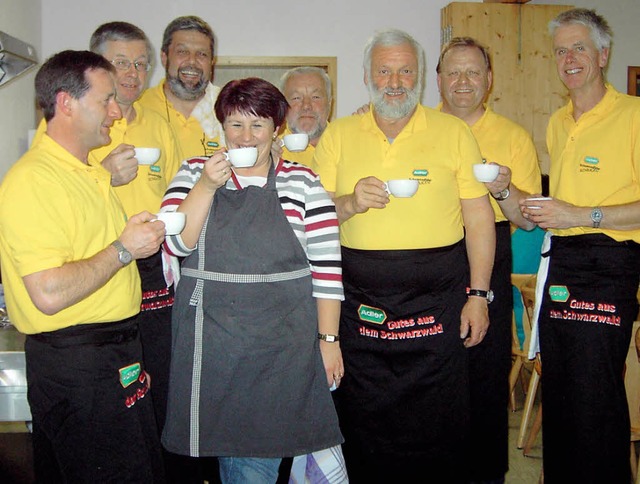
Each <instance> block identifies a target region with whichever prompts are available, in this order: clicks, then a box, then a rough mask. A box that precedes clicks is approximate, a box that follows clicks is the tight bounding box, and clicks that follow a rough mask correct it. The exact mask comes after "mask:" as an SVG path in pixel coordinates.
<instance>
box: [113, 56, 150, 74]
mask: <svg viewBox="0 0 640 484" xmlns="http://www.w3.org/2000/svg"><path fill="white" fill-rule="evenodd" d="M111 63H112V64H113V65H114V66H115V68H116V69H118V70H119V71H128V70H129V69H131V66H132V65H133V67H135V69H136V71H138V72H142V71H145V72H149V70H150V69H151V64H149V63H148V62H144V61H138V62H131V61H130V60H129V59H114V60H112V61H111Z"/></svg>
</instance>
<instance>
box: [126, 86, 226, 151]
mask: <svg viewBox="0 0 640 484" xmlns="http://www.w3.org/2000/svg"><path fill="white" fill-rule="evenodd" d="M164 83H165V80H164V79H163V80H162V81H160V83H159V84H158V85H157V86H154V87H150V88H149V89H146V90H145V91H144V92H143V93H142V96H141V97H140V99H139V100H138V102H139V103H140V104H142V105H143V106H144V107H145V108H146V109H150V110H151V111H154V112H156V113H157V114H159V115H160V116H162V117H163V118H164V119H165V120H166V121H168V122H169V124H170V125H171V128H172V129H173V131H174V133H175V134H176V137H177V138H178V145H179V147H180V151H181V152H182V155H183V158H184V159H187V158H193V157H194V156H206V157H209V156H211V155H213V153H214V152H215V151H217V150H219V149H220V147H221V146H220V145H221V144H224V141H221V140H220V136H219V135H216V134H213V131H212V129H213V127H203V126H202V124H201V121H199V120H198V119H197V118H196V117H195V116H194V114H193V113H192V114H191V116H189V117H188V118H185V117H184V115H183V114H182V113H181V112H179V111H177V110H176V109H175V108H174V107H173V104H172V103H171V101H169V100H168V99H167V96H166V94H165V92H164V89H163V86H164ZM218 92H219V88H217V87H215V86H210V88H209V89H208V91H207V94H206V95H205V98H204V99H203V101H204V103H203V109H204V110H206V111H207V112H206V113H204V112H203V113H202V115H203V118H206V119H207V120H208V122H209V123H210V124H211V125H212V126H213V125H214V124H215V123H217V120H215V113H214V112H213V106H214V103H215V100H216V97H217V93H218ZM201 102H202V101H201ZM204 105H206V108H205V106H204ZM208 128H211V129H208ZM207 132H209V134H207Z"/></svg>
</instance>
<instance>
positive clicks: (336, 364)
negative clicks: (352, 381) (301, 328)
mask: <svg viewBox="0 0 640 484" xmlns="http://www.w3.org/2000/svg"><path fill="white" fill-rule="evenodd" d="M320 353H321V354H322V362H323V363H324V371H325V374H326V376H327V385H328V386H329V387H331V386H332V385H333V383H334V382H335V384H336V388H337V387H339V386H340V381H341V380H342V377H343V376H344V362H343V361H342V351H340V343H339V342H337V341H335V342H333V343H329V342H328V341H323V340H320Z"/></svg>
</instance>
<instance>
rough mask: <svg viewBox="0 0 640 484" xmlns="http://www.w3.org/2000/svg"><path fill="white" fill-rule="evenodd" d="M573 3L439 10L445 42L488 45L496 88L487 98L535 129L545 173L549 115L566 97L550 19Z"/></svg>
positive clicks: (478, 5) (456, 5)
mask: <svg viewBox="0 0 640 484" xmlns="http://www.w3.org/2000/svg"><path fill="white" fill-rule="evenodd" d="M570 8H573V7H572V6H569V5H522V4H500V3H468V2H454V3H450V4H449V5H447V6H446V7H444V8H443V9H442V10H441V24H440V25H441V36H440V39H441V44H442V45H444V44H445V43H446V42H448V41H449V40H450V39H451V38H453V37H473V38H475V39H476V40H478V41H479V42H480V43H482V44H484V45H485V46H486V47H488V48H489V52H490V54H491V60H492V66H493V88H492V90H491V93H490V95H489V99H488V104H489V105H490V106H491V107H492V108H493V109H494V110H495V111H496V112H497V113H499V114H502V115H503V116H506V117H508V118H509V119H512V120H513V121H515V122H517V123H519V124H520V125H522V126H523V127H524V128H525V129H526V130H527V131H529V133H531V136H532V138H533V141H534V143H535V146H536V150H537V152H538V159H539V160H540V167H541V169H542V172H543V173H549V154H548V153H547V147H546V141H545V136H546V129H547V124H548V121H549V117H550V116H551V114H552V113H553V112H554V111H555V110H556V109H558V108H559V107H560V106H562V105H563V104H565V103H566V102H567V91H566V89H565V87H564V85H563V84H562V82H560V80H559V79H558V74H557V72H556V66H555V62H554V59H553V50H552V45H551V38H550V36H549V34H548V26H547V24H548V23H549V21H550V20H552V19H553V18H555V17H556V16H557V15H558V14H559V13H560V12H563V11H565V10H569V9H570Z"/></svg>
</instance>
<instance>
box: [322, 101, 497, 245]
mask: <svg viewBox="0 0 640 484" xmlns="http://www.w3.org/2000/svg"><path fill="white" fill-rule="evenodd" d="M480 161H481V156H480V150H479V149H478V144H477V143H476V141H475V139H474V137H473V135H472V134H471V131H470V129H469V127H468V126H467V125H466V124H465V123H464V122H462V121H461V120H459V119H458V118H456V117H454V116H450V115H448V114H444V113H441V112H439V111H437V110H435V109H431V108H427V107H424V106H418V107H417V108H416V111H415V113H414V114H413V116H412V117H411V119H410V120H409V123H408V124H407V125H406V126H405V127H404V129H403V130H402V131H401V132H400V134H399V135H398V136H397V137H396V138H395V139H394V140H393V142H389V140H388V139H387V137H386V136H385V135H384V133H383V132H382V131H381V130H380V128H378V126H377V124H376V122H375V119H374V117H373V110H371V111H370V112H368V113H367V114H364V115H354V116H348V117H345V118H341V119H338V120H336V121H333V122H332V123H331V125H330V126H329V127H328V128H327V129H326V130H325V132H324V133H323V134H322V137H321V138H320V141H319V142H318V146H317V147H316V152H315V156H314V158H313V163H312V169H313V170H314V171H316V173H318V174H319V175H320V180H321V182H322V184H323V185H324V187H325V189H326V190H327V191H329V192H334V193H335V197H336V198H337V197H340V196H342V195H346V194H350V193H352V192H353V190H354V187H355V185H356V183H357V182H358V180H360V179H361V178H365V177H368V176H375V177H377V178H379V179H380V180H382V181H387V180H390V179H396V178H412V179H416V180H419V182H420V186H419V188H418V191H417V193H416V194H415V195H414V196H413V197H411V198H395V197H391V201H390V202H389V204H388V205H387V206H386V207H385V208H384V209H370V210H368V211H367V212H366V213H362V214H357V215H355V216H353V217H351V218H350V219H349V220H347V221H346V222H344V223H343V224H341V226H340V239H341V243H342V245H344V246H346V247H350V248H354V249H366V250H390V249H420V248H431V247H443V246H447V245H451V244H453V243H455V242H457V241H459V240H461V239H462V237H463V224H462V211H461V206H460V199H472V198H478V197H482V196H484V195H486V194H487V190H486V188H485V187H484V185H483V184H482V183H479V182H478V181H476V180H475V178H474V176H473V169H472V165H473V164H474V163H480Z"/></svg>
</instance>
